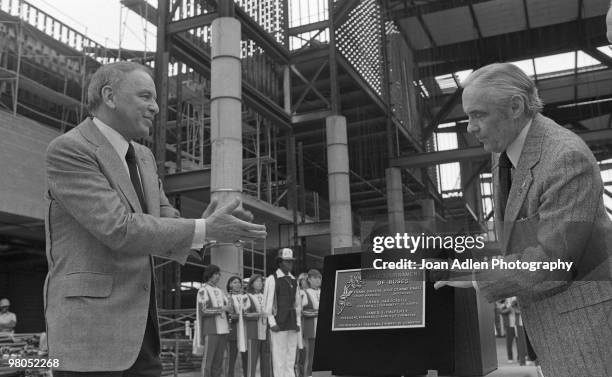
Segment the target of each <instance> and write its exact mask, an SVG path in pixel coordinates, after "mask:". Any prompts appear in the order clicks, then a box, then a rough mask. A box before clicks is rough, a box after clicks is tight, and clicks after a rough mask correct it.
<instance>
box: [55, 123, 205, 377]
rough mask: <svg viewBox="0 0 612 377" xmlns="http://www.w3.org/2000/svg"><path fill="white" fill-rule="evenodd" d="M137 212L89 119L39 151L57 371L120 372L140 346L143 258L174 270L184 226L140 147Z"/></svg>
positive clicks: (189, 233)
mask: <svg viewBox="0 0 612 377" xmlns="http://www.w3.org/2000/svg"><path fill="white" fill-rule="evenodd" d="M135 152H136V156H137V162H138V166H139V170H140V175H141V180H142V186H143V191H144V196H145V200H146V203H147V208H148V212H149V213H148V214H143V213H142V210H141V208H140V203H139V202H138V197H137V196H136V192H135V191H134V188H133V186H132V183H131V181H130V178H129V174H128V173H127V171H126V169H125V166H124V165H123V162H122V160H121V158H120V157H119V156H118V155H117V153H116V151H115V150H114V149H113V147H112V145H111V144H110V143H109V142H108V140H107V139H106V138H105V137H104V136H103V135H102V133H101V132H100V131H99V130H98V128H97V127H96V126H95V124H94V123H93V122H92V121H91V119H87V120H86V121H84V122H83V123H81V124H80V125H79V126H77V127H76V128H75V129H73V130H71V131H70V132H68V133H66V134H64V135H61V136H59V137H58V138H56V139H55V140H53V141H52V142H51V144H50V145H49V147H48V150H47V157H46V170H47V193H46V199H47V201H46V203H47V205H48V208H47V213H46V219H45V225H46V236H47V261H48V264H49V273H48V275H47V280H46V282H45V290H44V298H45V318H46V321H47V333H48V337H47V340H48V345H49V357H50V358H53V359H59V365H60V367H59V368H57V369H60V370H70V371H114V370H125V369H128V368H129V367H130V366H131V365H132V364H133V363H134V361H135V360H136V357H137V356H138V352H139V350H140V346H141V344H142V340H143V336H144V332H145V325H146V323H147V315H148V309H149V298H150V297H151V290H152V289H154V287H152V286H151V281H152V276H151V271H152V259H151V255H154V254H155V255H163V256H165V257H168V258H171V259H174V260H176V261H179V262H181V263H184V262H185V261H186V259H187V255H188V253H189V249H190V247H191V242H192V239H193V235H194V229H195V223H194V220H187V219H178V218H175V217H178V213H177V211H176V210H175V209H174V208H172V207H171V206H170V204H169V203H168V199H167V198H166V196H165V195H164V192H163V190H162V187H161V184H160V181H159V179H158V177H157V173H156V165H155V160H154V158H153V155H152V153H151V151H150V150H149V149H147V148H146V147H144V146H142V145H138V144H137V145H135Z"/></svg>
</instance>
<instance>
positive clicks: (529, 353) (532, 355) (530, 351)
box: [525, 331, 538, 362]
mask: <svg viewBox="0 0 612 377" xmlns="http://www.w3.org/2000/svg"><path fill="white" fill-rule="evenodd" d="M525 343H526V344H527V356H528V357H529V360H531V361H533V362H535V361H538V355H536V353H535V350H534V349H533V346H532V345H531V342H530V341H529V335H527V332H526V331H525Z"/></svg>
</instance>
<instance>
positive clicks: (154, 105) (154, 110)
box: [150, 101, 159, 114]
mask: <svg viewBox="0 0 612 377" xmlns="http://www.w3.org/2000/svg"><path fill="white" fill-rule="evenodd" d="M150 109H151V111H153V112H154V113H155V114H157V113H159V105H158V104H157V102H156V101H153V103H152V104H151V106H150Z"/></svg>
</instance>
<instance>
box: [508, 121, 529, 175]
mask: <svg viewBox="0 0 612 377" xmlns="http://www.w3.org/2000/svg"><path fill="white" fill-rule="evenodd" d="M532 122H533V118H531V119H529V122H527V125H526V126H525V127H523V129H522V130H521V132H520V133H519V134H518V136H517V137H516V139H514V141H513V142H512V143H510V145H509V146H508V148H506V154H507V155H508V158H509V159H510V162H511V163H512V167H513V168H516V167H517V166H518V163H519V159H520V158H521V153H522V152H523V146H524V145H525V139H527V133H528V132H529V129H530V128H531V123H532Z"/></svg>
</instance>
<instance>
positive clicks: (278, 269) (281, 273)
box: [276, 268, 295, 279]
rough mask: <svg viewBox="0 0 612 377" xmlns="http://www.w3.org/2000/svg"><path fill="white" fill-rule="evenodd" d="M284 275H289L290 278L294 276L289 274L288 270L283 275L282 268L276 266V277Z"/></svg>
mask: <svg viewBox="0 0 612 377" xmlns="http://www.w3.org/2000/svg"><path fill="white" fill-rule="evenodd" d="M284 276H289V277H290V278H292V279H295V277H293V275H291V272H289V273H288V274H287V275H285V273H284V272H283V270H281V269H280V268H277V269H276V277H277V278H282V277H284Z"/></svg>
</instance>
